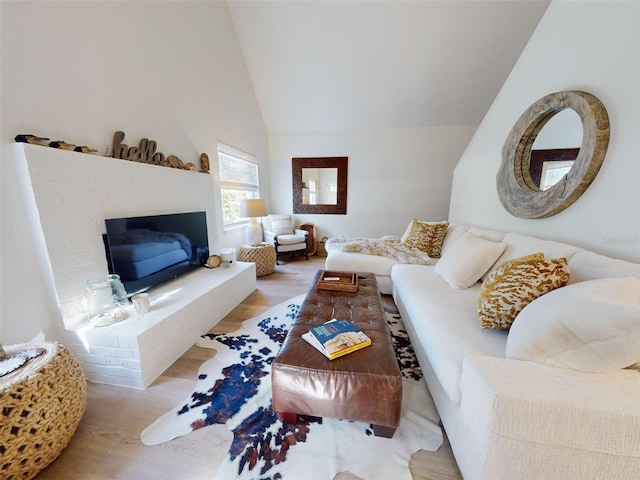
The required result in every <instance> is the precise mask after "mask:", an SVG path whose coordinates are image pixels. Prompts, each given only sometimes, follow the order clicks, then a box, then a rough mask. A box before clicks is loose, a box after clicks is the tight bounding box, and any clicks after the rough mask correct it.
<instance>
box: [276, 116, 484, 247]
mask: <svg viewBox="0 0 640 480" xmlns="http://www.w3.org/2000/svg"><path fill="white" fill-rule="evenodd" d="M475 128H476V127H475V126H460V127H442V128H412V129H409V128H407V129H393V130H391V129H389V130H370V131H348V132H317V133H272V134H269V158H270V160H269V161H270V168H271V172H272V174H271V179H270V181H271V186H270V190H271V192H273V195H272V199H271V209H270V213H291V212H292V211H293V205H292V201H293V199H292V190H291V159H292V158H293V157H337V156H346V157H349V171H348V185H347V186H348V200H347V214H346V215H296V216H295V218H296V221H297V222H312V223H314V224H315V225H316V228H317V230H318V237H319V238H322V236H325V235H326V236H329V237H354V236H364V237H380V236H382V235H398V236H399V235H402V233H403V232H404V230H405V228H406V227H407V225H408V223H409V222H410V221H411V220H412V219H413V218H414V217H417V218H419V219H421V220H442V219H446V218H447V217H448V209H449V198H450V193H451V178H452V174H453V168H454V166H455V164H456V162H457V161H458V159H459V158H460V156H461V155H462V153H463V151H464V148H465V146H466V145H467V143H468V142H469V140H470V138H471V137H472V135H473V132H474V131H475Z"/></svg>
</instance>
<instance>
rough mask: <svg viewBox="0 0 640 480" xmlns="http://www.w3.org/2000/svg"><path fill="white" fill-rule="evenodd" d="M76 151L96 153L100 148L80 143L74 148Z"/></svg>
mask: <svg viewBox="0 0 640 480" xmlns="http://www.w3.org/2000/svg"><path fill="white" fill-rule="evenodd" d="M73 151H74V152H82V153H96V152H97V151H98V150H96V149H95V148H90V147H87V146H86V145H79V146H77V147H76V148H74V149H73Z"/></svg>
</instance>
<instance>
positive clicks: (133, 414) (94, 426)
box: [36, 257, 461, 480]
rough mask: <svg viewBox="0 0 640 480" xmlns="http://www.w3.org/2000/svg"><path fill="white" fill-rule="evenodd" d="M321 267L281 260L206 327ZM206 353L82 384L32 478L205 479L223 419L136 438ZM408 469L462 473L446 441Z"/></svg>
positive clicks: (439, 478)
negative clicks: (61, 439) (75, 421)
mask: <svg viewBox="0 0 640 480" xmlns="http://www.w3.org/2000/svg"><path fill="white" fill-rule="evenodd" d="M322 268H324V258H322V257H309V260H308V261H305V260H304V258H296V259H294V258H292V259H290V260H288V261H286V262H281V265H278V266H277V267H276V271H275V272H274V273H273V274H271V275H268V276H265V277H260V278H258V285H257V286H258V288H257V290H256V291H254V292H253V293H252V294H251V295H249V296H248V297H247V298H246V299H245V300H244V301H243V302H242V303H241V304H240V305H239V306H238V307H237V308H235V309H234V310H233V311H232V312H231V313H230V314H229V315H227V316H226V317H225V318H224V319H223V320H222V321H221V322H220V323H219V324H218V325H216V327H214V328H213V329H212V330H211V331H212V332H215V333H219V332H229V331H233V330H235V329H236V328H237V327H238V325H239V324H240V322H242V321H243V320H246V319H247V318H251V317H254V316H257V315H259V314H260V313H261V312H263V311H265V310H267V309H268V308H269V307H271V306H274V305H277V304H278V303H281V302H283V301H285V300H288V299H289V298H291V297H294V296H296V295H298V294H300V293H304V292H306V291H307V289H308V287H309V285H310V282H311V278H312V276H313V274H314V273H315V272H316V270H318V269H322ZM384 303H385V308H387V309H388V310H393V309H394V308H395V305H394V304H393V300H392V299H391V297H386V296H385V297H384ZM211 356H213V351H212V350H210V349H205V348H199V347H196V346H194V347H192V348H191V349H189V350H188V351H187V352H186V353H185V354H184V355H183V356H182V357H180V358H179V359H178V360H177V361H176V362H175V363H174V364H173V365H172V366H171V367H169V368H168V369H167V370H166V371H165V372H164V373H163V374H162V375H161V376H160V377H159V378H158V379H157V380H156V381H155V382H154V383H153V384H152V385H151V386H150V387H149V388H147V389H146V390H134V389H129V388H121V387H113V386H110V385H101V384H96V383H89V386H88V400H87V409H86V412H85V414H84V417H83V419H82V421H81V423H80V426H79V427H78V431H77V432H76V434H75V436H74V437H73V439H72V441H71V443H70V444H69V446H68V447H67V448H66V449H65V450H64V451H63V452H62V454H61V455H60V456H59V457H58V458H57V459H56V460H55V461H54V462H53V463H52V464H51V465H50V466H49V467H47V468H46V469H45V470H43V471H42V472H40V474H38V475H37V477H36V479H37V480H60V479H70V480H76V479H77V480H94V479H95V480H98V479H99V480H104V479H118V480H123V479H126V480H128V479H136V480H137V479H147V478H153V479H155V480H165V479H166V480H173V479H180V480H205V479H211V478H212V477H213V475H214V474H215V470H216V467H215V465H217V464H218V463H220V461H221V459H220V458H216V457H215V456H214V451H215V447H216V442H220V441H221V439H222V441H225V440H224V439H229V440H230V439H231V433H230V432H228V431H227V429H226V427H225V426H224V425H214V426H209V427H206V428H202V429H200V430H197V431H195V432H193V433H190V434H189V435H185V436H183V437H180V438H177V439H174V440H172V441H170V442H167V443H164V444H161V445H156V446H146V445H144V444H142V443H141V442H140V432H141V431H142V430H144V429H145V428H146V427H147V426H148V425H149V424H151V423H152V422H153V421H154V420H155V419H156V418H158V417H159V416H160V415H162V414H164V413H165V412H167V411H169V410H170V409H171V408H173V407H174V406H176V405H177V404H178V403H179V402H181V401H182V400H184V399H185V398H186V397H187V395H189V393H191V390H192V388H193V385H194V383H195V381H196V376H197V372H198V367H199V366H200V365H201V364H202V363H203V361H204V360H206V359H208V358H210V357H211ZM411 471H412V473H413V478H414V480H459V479H460V478H461V477H460V474H459V473H458V469H457V466H456V464H455V461H454V459H453V455H452V454H451V449H450V447H449V444H448V443H447V442H445V444H444V445H443V446H442V447H441V448H440V450H438V451H437V452H426V451H420V452H418V453H416V454H415V455H414V457H413V459H412V462H411ZM338 478H340V479H342V480H345V479H349V478H353V477H352V476H349V475H346V476H345V475H342V476H339V477H336V480H337V479H338ZM327 480H330V479H327ZM365 480H374V479H365Z"/></svg>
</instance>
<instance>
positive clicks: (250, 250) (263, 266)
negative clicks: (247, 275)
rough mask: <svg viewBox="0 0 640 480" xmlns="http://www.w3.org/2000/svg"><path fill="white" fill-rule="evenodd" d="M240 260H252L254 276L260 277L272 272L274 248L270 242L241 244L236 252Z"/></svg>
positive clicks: (273, 267) (274, 258)
mask: <svg viewBox="0 0 640 480" xmlns="http://www.w3.org/2000/svg"><path fill="white" fill-rule="evenodd" d="M238 260H240V261H241V262H254V263H255V264H256V276H258V277H262V276H263V275H269V274H271V273H273V271H274V270H275V268H276V249H275V248H273V245H271V244H270V243H262V244H260V245H256V246H253V245H243V246H242V247H240V251H239V252H238Z"/></svg>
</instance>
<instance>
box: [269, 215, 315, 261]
mask: <svg viewBox="0 0 640 480" xmlns="http://www.w3.org/2000/svg"><path fill="white" fill-rule="evenodd" d="M262 226H263V228H264V240H265V242H268V243H271V244H273V246H274V248H275V249H276V265H279V261H280V257H281V256H283V255H304V258H305V259H306V260H309V245H308V239H307V235H308V234H309V233H308V232H307V231H305V230H300V229H296V228H294V227H293V219H292V218H291V215H286V214H285V215H282V214H271V215H268V216H266V217H264V218H263V225H262Z"/></svg>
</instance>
